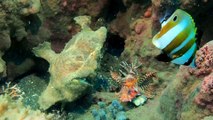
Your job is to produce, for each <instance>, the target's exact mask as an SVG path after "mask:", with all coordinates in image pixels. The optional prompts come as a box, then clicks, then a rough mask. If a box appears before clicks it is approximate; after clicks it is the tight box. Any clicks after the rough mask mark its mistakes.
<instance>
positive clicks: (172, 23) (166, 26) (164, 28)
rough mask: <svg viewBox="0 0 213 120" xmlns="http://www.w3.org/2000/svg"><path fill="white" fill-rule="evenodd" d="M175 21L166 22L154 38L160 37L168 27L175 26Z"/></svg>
mask: <svg viewBox="0 0 213 120" xmlns="http://www.w3.org/2000/svg"><path fill="white" fill-rule="evenodd" d="M175 26H176V25H175V23H174V22H168V23H167V24H166V25H165V26H164V27H163V28H162V29H161V31H160V33H159V34H157V35H156V38H157V39H159V38H160V37H162V36H163V35H164V34H165V33H166V32H168V31H169V30H170V29H172V28H173V27H175Z"/></svg>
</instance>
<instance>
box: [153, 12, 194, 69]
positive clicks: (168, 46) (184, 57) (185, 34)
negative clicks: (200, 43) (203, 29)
mask: <svg viewBox="0 0 213 120" xmlns="http://www.w3.org/2000/svg"><path fill="white" fill-rule="evenodd" d="M196 32H197V28H196V27H195V23H194V20H193V19H192V17H191V16H190V15H189V14H188V13H187V12H185V11H183V10H181V9H177V10H176V11H175V12H174V13H173V14H172V15H171V16H170V17H169V18H168V19H167V20H165V21H163V22H162V23H161V30H160V31H159V32H158V33H157V34H156V35H155V36H154V37H153V39H152V43H153V44H154V45H155V46H156V47H157V48H159V49H161V50H162V52H163V53H164V54H166V55H167V57H169V58H170V60H171V62H172V63H175V64H179V65H183V64H184V65H190V66H192V67H193V66H195V53H196V50H197V42H196V40H197V39H196Z"/></svg>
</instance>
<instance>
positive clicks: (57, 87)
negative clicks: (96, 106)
mask: <svg viewBox="0 0 213 120" xmlns="http://www.w3.org/2000/svg"><path fill="white" fill-rule="evenodd" d="M75 20H76V23H78V24H79V25H81V27H82V30H81V32H79V33H78V34H76V35H75V36H73V38H72V39H71V40H70V41H69V42H68V43H67V44H66V46H65V48H64V50H63V51H62V52H61V53H60V54H56V53H55V52H54V51H52V50H51V47H50V43H48V42H45V43H43V44H42V45H39V46H38V47H36V48H34V49H33V52H34V54H35V55H36V56H38V57H42V58H44V59H46V60H47V61H48V62H49V63H50V67H49V72H50V74H51V76H50V83H49V85H48V87H47V88H46V90H45V91H44V92H43V93H42V95H41V96H40V98H39V104H40V107H41V108H42V109H47V108H49V107H50V106H51V105H53V104H55V103H56V102H58V101H69V102H71V101H74V100H76V99H77V98H79V97H80V96H81V95H83V94H85V92H87V90H88V88H89V86H90V85H89V84H88V83H86V82H83V81H81V78H85V77H87V76H89V75H91V74H93V73H94V71H95V69H96V68H97V65H98V62H97V59H98V58H99V56H100V55H101V48H102V46H103V44H104V41H105V39H106V33H107V29H106V28H105V27H101V28H100V29H98V30H96V31H92V30H91V29H90V28H89V27H88V24H89V23H90V18H89V17H87V16H80V17H76V18H75Z"/></svg>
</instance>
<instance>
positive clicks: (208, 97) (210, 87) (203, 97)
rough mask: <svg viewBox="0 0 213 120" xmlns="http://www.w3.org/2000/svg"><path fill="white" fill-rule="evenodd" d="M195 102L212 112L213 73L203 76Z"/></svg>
mask: <svg viewBox="0 0 213 120" xmlns="http://www.w3.org/2000/svg"><path fill="white" fill-rule="evenodd" d="M195 103H196V104H197V105H198V106H201V107H203V108H206V109H208V110H210V111H211V112H213V73H211V74H210V75H208V76H207V77H205V78H204V80H203V82H202V85H201V89H200V93H199V94H198V95H197V96H196V98H195Z"/></svg>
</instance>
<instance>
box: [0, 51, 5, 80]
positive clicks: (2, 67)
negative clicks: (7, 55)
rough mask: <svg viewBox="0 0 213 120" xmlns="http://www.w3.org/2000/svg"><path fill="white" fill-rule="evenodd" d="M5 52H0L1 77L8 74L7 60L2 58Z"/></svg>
mask: <svg viewBox="0 0 213 120" xmlns="http://www.w3.org/2000/svg"><path fill="white" fill-rule="evenodd" d="M2 55H3V53H1V52H0V77H2V76H3V77H4V76H5V75H6V65H5V61H4V60H3V59H2V58H1V57H2Z"/></svg>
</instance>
